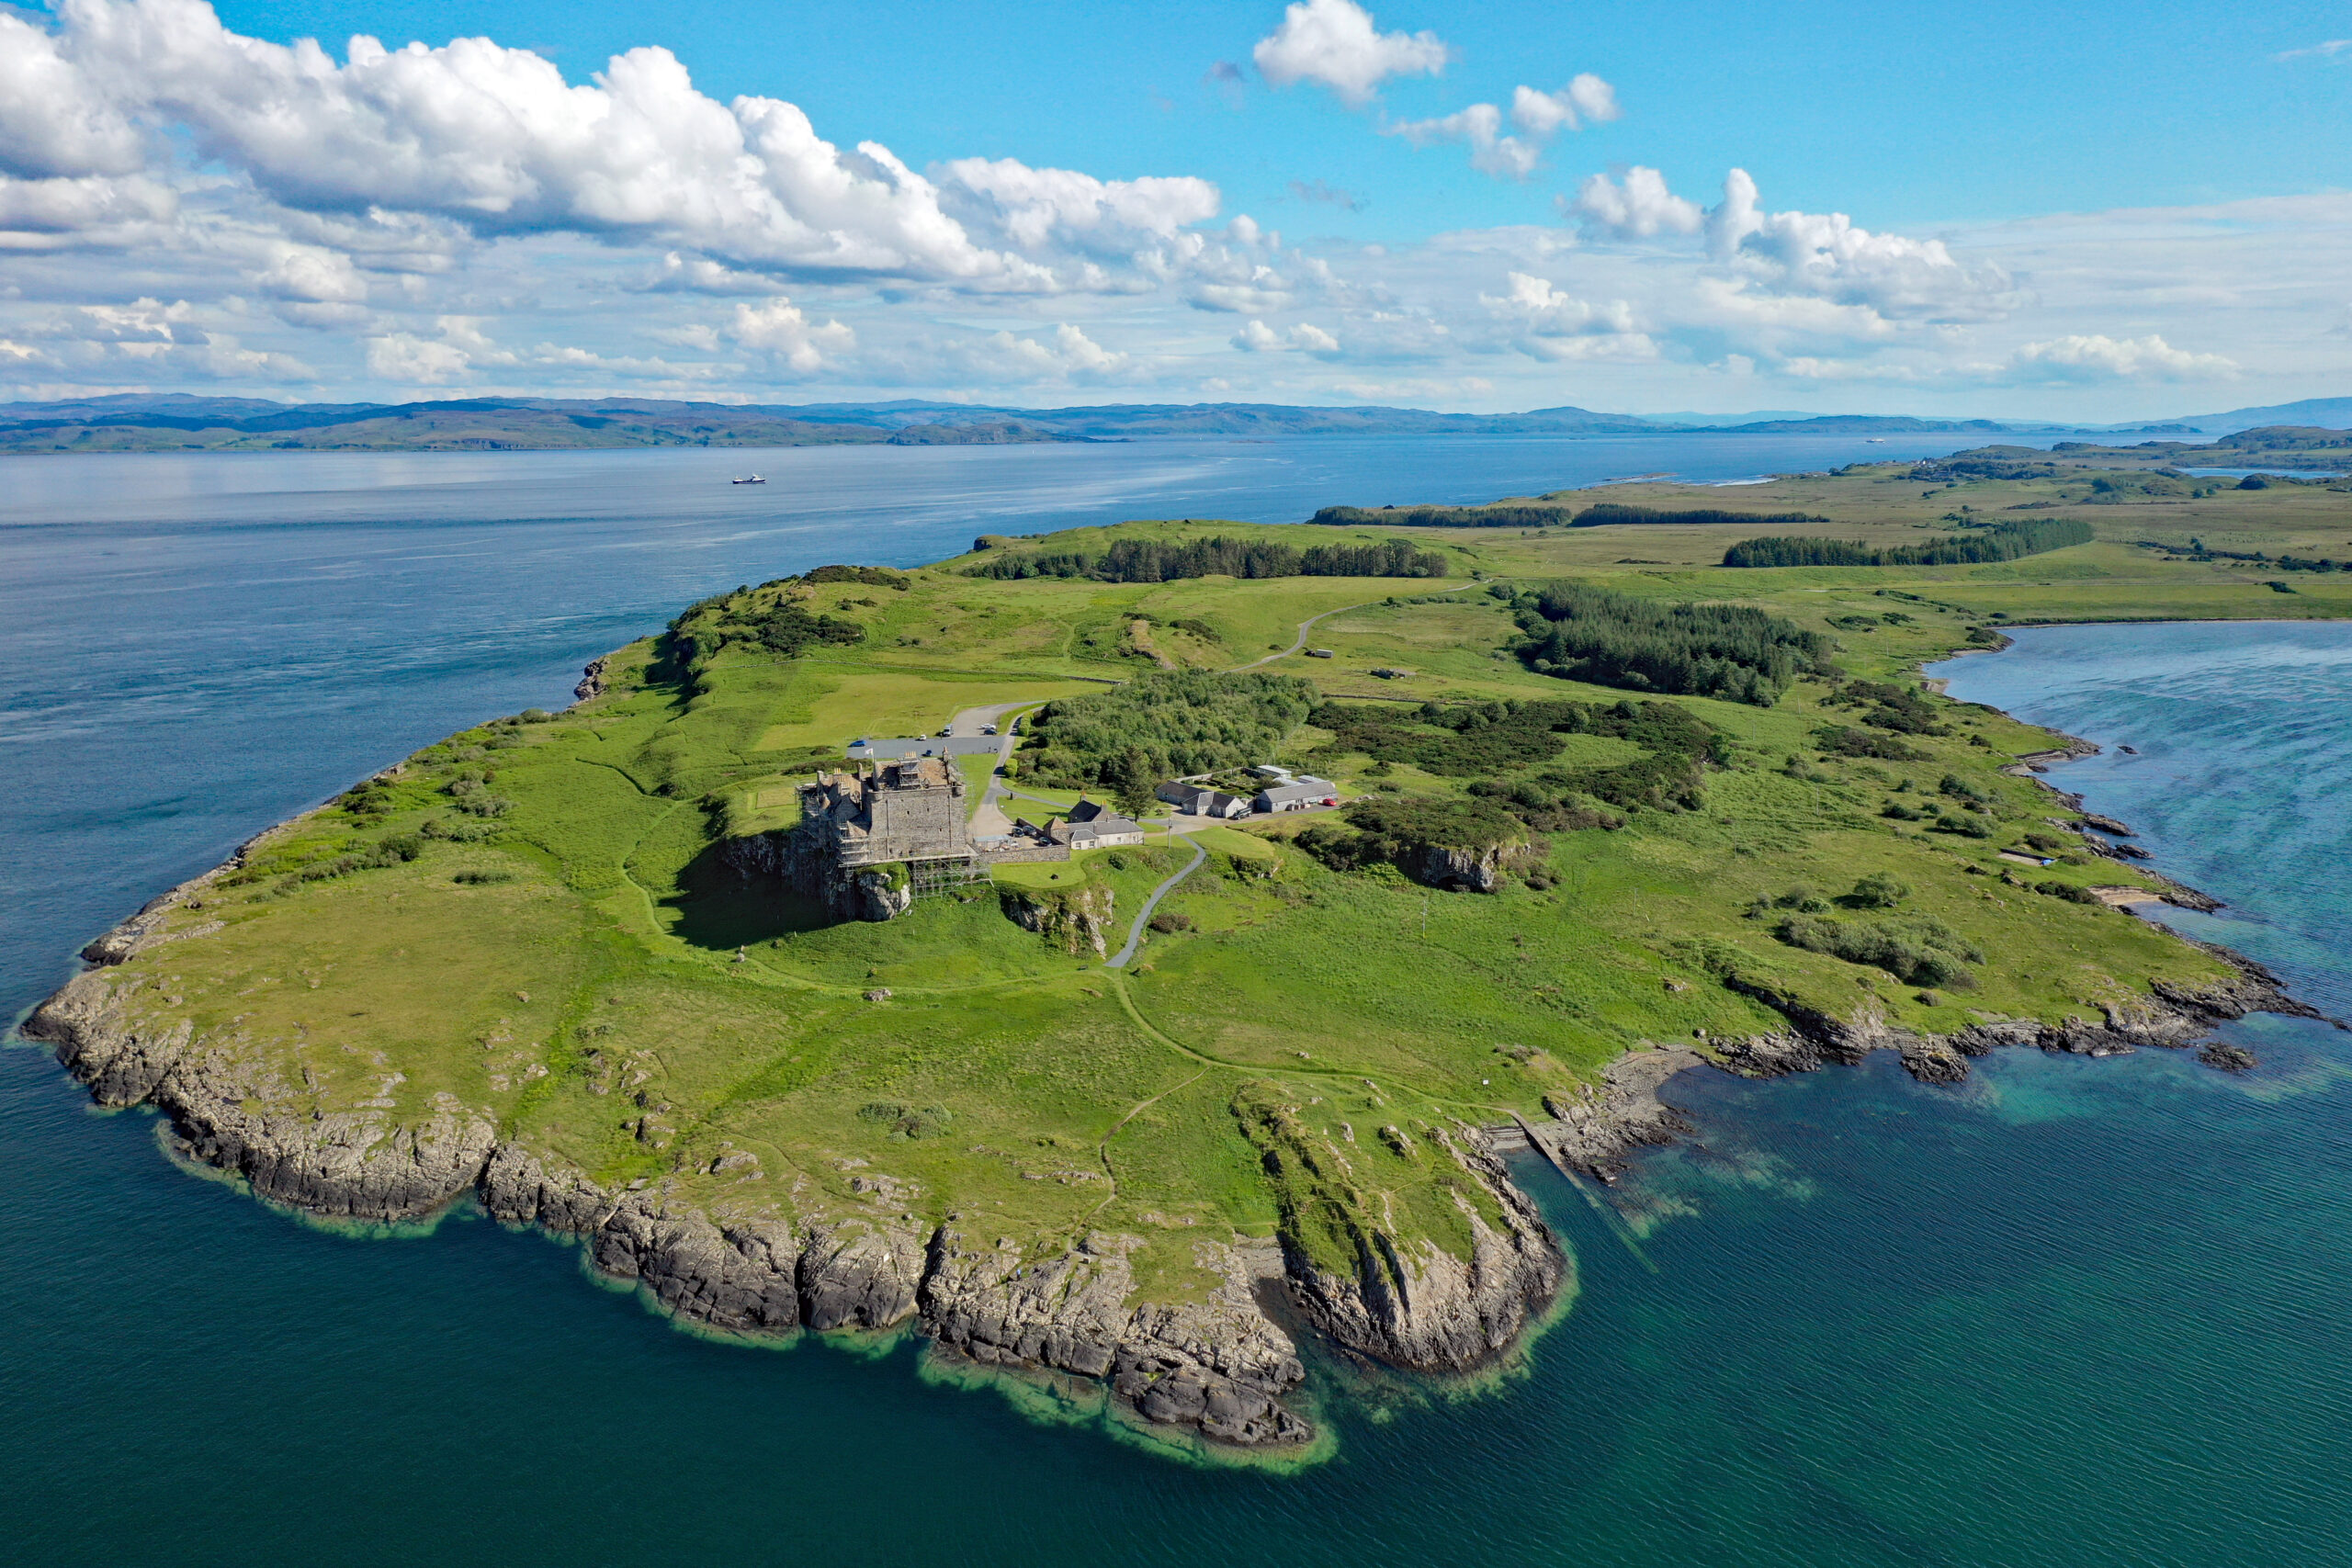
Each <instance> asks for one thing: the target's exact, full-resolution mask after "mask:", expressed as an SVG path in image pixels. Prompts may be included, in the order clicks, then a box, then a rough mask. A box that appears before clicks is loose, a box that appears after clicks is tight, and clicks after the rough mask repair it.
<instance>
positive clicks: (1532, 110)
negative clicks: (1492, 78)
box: [1510, 71, 1624, 136]
mask: <svg viewBox="0 0 2352 1568" xmlns="http://www.w3.org/2000/svg"><path fill="white" fill-rule="evenodd" d="M1623 113H1624V111H1623V109H1621V108H1619V107H1617V89H1616V88H1614V87H1612V86H1611V85H1609V84H1608V83H1606V82H1604V81H1602V80H1601V79H1600V77H1598V76H1596V75H1594V74H1593V73H1591V72H1589V71H1587V72H1583V73H1579V74H1578V75H1577V78H1576V79H1575V80H1574V81H1572V82H1570V83H1569V84H1568V85H1566V86H1565V87H1563V88H1561V89H1560V90H1559V91H1558V92H1556V93H1539V92H1537V91H1536V90H1535V89H1534V88H1532V87H1528V86H1521V87H1517V88H1514V89H1513V90H1512V92H1511V96H1510V122H1511V124H1513V125H1515V126H1517V127H1519V129H1520V130H1523V131H1525V132H1527V134H1528V135H1530V136H1549V135H1551V134H1552V133H1553V132H1554V131H1556V130H1577V129H1578V119H1577V117H1578V116H1582V117H1583V118H1584V120H1585V121H1587V122H1589V123H1591V124H1593V125H1603V124H1606V123H1607V122H1609V121H1610V120H1612V119H1615V118H1618V117H1619V116H1621V115H1622V114H1623Z"/></svg>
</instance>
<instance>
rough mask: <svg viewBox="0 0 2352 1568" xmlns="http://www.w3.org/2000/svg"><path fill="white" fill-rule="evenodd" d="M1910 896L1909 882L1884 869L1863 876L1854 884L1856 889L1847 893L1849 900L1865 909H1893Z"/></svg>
mask: <svg viewBox="0 0 2352 1568" xmlns="http://www.w3.org/2000/svg"><path fill="white" fill-rule="evenodd" d="M1846 897H1847V900H1848V902H1849V903H1851V904H1853V905H1854V906H1856V907H1857V908H1864V909H1891V908H1894V906H1895V905H1897V904H1900V903H1901V902H1903V900H1905V898H1908V897H1911V889H1910V887H1909V886H1908V885H1907V884H1905V883H1901V882H1897V881H1896V880H1895V879H1894V877H1893V876H1890V875H1889V874H1886V873H1885V872H1883V871H1874V872H1872V873H1871V874H1870V875H1868V876H1865V877H1863V878H1862V879H1861V880H1860V882H1857V883H1855V884H1854V890H1853V891H1852V892H1851V893H1849V894H1848V895H1846Z"/></svg>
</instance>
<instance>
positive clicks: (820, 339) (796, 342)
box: [729, 294, 857, 375]
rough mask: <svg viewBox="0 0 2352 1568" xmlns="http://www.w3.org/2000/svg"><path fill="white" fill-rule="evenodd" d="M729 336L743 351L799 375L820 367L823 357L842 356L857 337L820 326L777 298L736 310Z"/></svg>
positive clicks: (831, 325)
mask: <svg viewBox="0 0 2352 1568" xmlns="http://www.w3.org/2000/svg"><path fill="white" fill-rule="evenodd" d="M729 336H731V337H732V338H734V340H735V341H736V343H738V344H741V346H743V347H744V348H748V349H751V350H752V351H753V352H754V353H758V354H765V355H772V356H773V357H775V359H778V360H780V361H782V362H783V363H784V364H786V365H788V366H790V367H792V368H793V369H795V370H797V371H799V372H800V373H801V374H803V375H807V374H808V373H809V371H812V370H815V369H817V368H818V367H820V366H822V365H823V364H824V363H825V355H828V354H842V353H845V352H847V351H848V350H849V349H851V348H853V347H854V346H856V344H857V334H856V333H853V332H852V331H850V329H849V328H847V327H845V326H843V325H842V324H841V323H840V322H839V321H826V322H825V323H824V324H822V325H821V326H820V325H819V324H817V323H816V322H813V321H809V318H808V316H807V315H805V314H804V313H803V312H802V311H801V309H800V307H799V306H797V305H796V304H794V303H793V302H792V301H791V300H789V299H786V298H785V297H784V296H783V295H781V294H779V295H777V296H776V297H775V299H768V300H764V301H763V302H761V303H760V304H757V305H738V306H736V307H735V324H734V327H733V329H732V330H731V331H730V332H729Z"/></svg>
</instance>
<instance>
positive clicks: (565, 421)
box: [0, 392, 2352, 452]
mask: <svg viewBox="0 0 2352 1568" xmlns="http://www.w3.org/2000/svg"><path fill="white" fill-rule="evenodd" d="M2331 421H2333V422H2334V423H2338V424H2352V398H2336V399H2313V400H2309V401H2305V402H2301V403H2288V404H2284V405H2281V406H2280V407H2279V408H2276V409H2241V410H2239V411H2237V412H2235V413H2232V414H2215V415H2210V416H2206V417H2205V418H2202V419H2190V420H2181V421H2177V422H2172V423H2160V424H2141V425H2098V426H2087V427H2086V426H2070V425H2063V424H2054V423H2047V422H2041V421H2024V422H2018V421H2002V420H1991V419H1921V418H1913V417H1910V416H1907V415H1889V414H1808V413H1799V412H1785V411H1770V410H1768V411H1763V412H1759V413H1757V414H1753V415H1727V414H1689V415H1679V414H1678V415H1657V416H1643V415H1639V414H1624V413H1601V412H1595V411H1593V410H1591V409H1584V408H1576V407H1573V406H1562V407H1559V408H1544V409H1529V410H1527V411H1525V412H1519V413H1491V414H1478V413H1438V412H1432V411H1430V410H1428V409H1407V408H1385V407H1369V408H1321V407H1306V406H1298V405H1293V404H1288V403H1105V404H1099V405H1094V406H1091V407H1078V408H1057V409H1031V408H1012V407H1006V406H1001V405H988V404H973V403H947V402H937V401H932V400H923V399H897V400H885V401H877V402H838V403H797V404H795V403H769V404H761V403H707V402H685V401H678V400H668V399H659V398H595V399H579V398H447V399H435V400H428V401H421V402H406V403H280V402H273V401H270V400H266V399H261V398H227V397H203V396H194V395H190V394H187V393H179V392H172V393H153V394H147V393H131V394H118V395H112V396H107V397H94V398H78V399H69V400H61V401H56V402H40V403H34V402H16V403H0V452H165V451H224V452H227V451H245V452H251V451H268V450H286V451H303V450H308V451H530V450H556V449H569V448H596V447H629V446H843V445H870V444H874V443H880V442H888V443H891V444H893V445H897V446H972V445H998V444H1004V443H1026V442H1048V441H1124V440H1130V439H1134V438H1136V437H1142V436H1156V435H1193V436H1216V435H1226V436H1238V437H1242V438H1250V437H1260V438H1273V437H1279V436H1289V435H1600V434H1676V433H1683V434H1695V433H1700V432H1706V433H1711V434H1735V435H1919V434H1967V435H1987V436H1991V435H2015V434H2050V433H2053V432H2061V431H2073V430H2085V429H2087V430H2094V431H2097V432H2098V434H2105V435H2122V434H2149V435H2177V436H2194V435H2197V434H2209V435H2210V434H2223V433H2226V432H2229V431H2234V430H2242V429H2247V428H2252V427H2255V426H2262V425H2298V426H2319V425H2324V424H2327V423H2330V422H2331Z"/></svg>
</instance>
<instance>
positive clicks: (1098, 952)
mask: <svg viewBox="0 0 2352 1568" xmlns="http://www.w3.org/2000/svg"><path fill="white" fill-rule="evenodd" d="M997 897H998V900H999V903H1000V904H1001V907H1002V908H1003V910H1004V918H1005V919H1009V920H1011V921H1012V923H1013V924H1014V925H1016V926H1019V927H1020V928H1021V929H1022V930H1023V931H1035V932H1036V933H1037V934H1038V935H1039V936H1042V937H1044V938H1045V939H1046V941H1047V942H1052V943H1053V944H1054V945H1055V946H1057V947H1058V948H1060V949H1061V950H1062V951H1063V952H1065V953H1082V952H1084V951H1085V950H1086V949H1088V948H1092V949H1093V950H1094V954H1095V956H1096V957H1098V958H1100V957H1103V956H1106V955H1107V954H1108V953H1110V951H1111V946H1110V936H1111V924H1112V909H1113V908H1114V906H1115V905H1116V903H1117V902H1118V900H1117V898H1116V897H1114V895H1113V893H1112V891H1111V889H1109V888H1108V887H1072V888H1069V889H1066V890H1065V889H1056V890H1054V891H1051V892H1042V893H1041V892H1036V891H1034V890H1024V889H1022V888H1017V887H1007V888H1001V889H1000V890H999V891H998V894H997Z"/></svg>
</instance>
